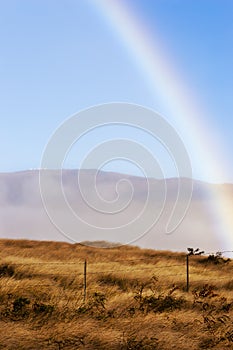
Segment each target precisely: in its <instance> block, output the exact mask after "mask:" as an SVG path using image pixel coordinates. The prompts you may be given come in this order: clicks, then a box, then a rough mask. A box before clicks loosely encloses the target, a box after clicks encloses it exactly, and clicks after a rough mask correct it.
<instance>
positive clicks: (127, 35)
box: [90, 0, 233, 250]
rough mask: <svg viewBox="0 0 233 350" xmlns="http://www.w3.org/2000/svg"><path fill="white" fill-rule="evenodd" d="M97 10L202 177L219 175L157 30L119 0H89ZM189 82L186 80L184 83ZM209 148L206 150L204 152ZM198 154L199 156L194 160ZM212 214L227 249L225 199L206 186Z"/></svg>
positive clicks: (216, 153)
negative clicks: (163, 108)
mask: <svg viewBox="0 0 233 350" xmlns="http://www.w3.org/2000/svg"><path fill="white" fill-rule="evenodd" d="M90 4H91V5H92V6H95V8H96V11H97V12H99V15H102V16H103V17H104V19H105V20H106V22H108V25H109V27H110V28H111V29H112V31H114V34H115V35H116V36H117V37H118V39H119V41H120V42H121V43H122V44H123V45H124V46H125V49H126V50H127V51H128V53H129V55H130V56H131V57H132V60H133V61H134V63H135V64H136V65H137V66H138V69H139V70H140V72H141V73H142V74H143V77H144V78H145V79H146V82H147V84H148V85H149V87H150V88H151V90H152V92H154V93H155V94H156V96H159V98H160V100H161V101H162V103H163V104H165V105H166V106H167V108H168V113H169V116H170V117H171V118H172V120H173V125H174V124H175V125H176V127H177V128H178V129H180V130H181V131H183V132H181V134H182V135H184V137H183V136H182V138H183V141H184V143H185V145H186V147H187V150H188V152H189V153H190V154H192V161H193V162H194V164H200V163H201V166H202V167H203V176H204V177H205V178H206V179H208V177H209V174H215V176H216V178H219V179H221V178H223V170H222V169H221V166H219V164H221V161H217V160H220V159H221V158H223V156H222V153H221V147H220V145H216V142H215V141H214V140H213V139H211V135H210V132H209V131H208V130H209V129H210V128H209V127H208V125H206V124H205V119H206V118H204V117H203V116H206V115H207V111H206V110H205V108H204V106H202V105H201V103H200V102H197V101H198V96H195V92H194V91H192V90H191V89H190V88H189V87H188V84H187V83H185V80H186V79H185V77H182V76H181V74H180V72H179V73H178V72H177V71H178V69H177V68H176V67H175V66H174V64H173V62H172V59H171V55H170V54H169V53H168V52H166V50H165V48H164V43H163V42H162V40H161V38H160V37H159V35H157V36H156V35H155V33H154V31H153V36H152V35H151V33H150V30H149V28H148V27H147V24H146V23H144V22H143V21H142V19H141V18H140V16H139V14H138V13H137V11H136V9H135V8H133V7H132V6H129V5H128V4H127V3H126V2H124V1H119V0H90ZM189 85H190V84H189ZM209 150H211V154H210V151H209ZM198 158H199V159H198ZM210 195H211V198H212V203H213V208H212V209H211V212H212V215H214V218H215V220H216V219H217V222H218V224H217V228H216V231H217V232H216V234H217V236H218V237H219V235H220V237H219V238H220V241H221V242H222V247H221V248H222V249H227V250H229V249H230V250H233V249H232V248H233V235H232V232H233V220H232V218H231V215H230V213H229V210H228V209H227V208H229V201H228V199H227V198H226V197H225V196H224V195H223V194H222V193H221V191H217V190H216V191H214V190H211V191H210Z"/></svg>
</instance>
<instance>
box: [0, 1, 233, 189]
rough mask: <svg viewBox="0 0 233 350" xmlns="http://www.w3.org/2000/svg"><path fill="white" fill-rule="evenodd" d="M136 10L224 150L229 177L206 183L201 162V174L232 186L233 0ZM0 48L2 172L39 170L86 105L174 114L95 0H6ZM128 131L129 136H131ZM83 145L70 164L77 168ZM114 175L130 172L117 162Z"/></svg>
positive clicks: (0, 12)
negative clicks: (59, 133) (56, 137)
mask: <svg viewBox="0 0 233 350" xmlns="http://www.w3.org/2000/svg"><path fill="white" fill-rule="evenodd" d="M125 1H126V2H127V0H125ZM128 3H129V5H130V6H133V8H134V9H135V11H136V12H137V13H138V15H139V16H141V18H142V19H143V21H144V22H145V23H147V25H148V27H149V28H150V31H151V33H152V37H153V31H156V33H157V34H158V33H159V36H160V40H161V42H163V44H164V46H165V47H166V49H167V50H168V51H169V54H170V59H172V60H173V62H174V65H176V67H177V71H181V72H182V75H184V76H185V77H186V83H187V84H188V86H189V87H191V89H192V90H194V91H195V95H196V96H197V97H198V99H200V101H201V102H202V104H203V105H204V106H205V109H206V110H207V111H208V115H206V121H205V122H206V124H207V125H208V127H209V128H208V132H209V133H210V134H211V135H212V137H213V138H214V139H216V144H217V145H219V146H220V148H221V152H222V155H223V156H222V162H221V163H220V164H219V167H222V168H223V175H222V178H216V177H215V176H214V174H209V177H208V178H206V175H204V174H202V173H201V171H200V169H201V164H200V167H198V164H194V169H193V170H194V177H197V178H200V179H203V180H207V181H222V182H233V166H232V156H231V152H232V150H233V138H232V131H233V118H232V117H233V116H232V112H233V98H232V96H233V66H232V62H233V2H232V1H231V0H205V1H203V0H188V1H187V0H147V1H144V0H130V1H128ZM0 50H1V52H0V76H1V79H0V96H1V102H0V116H1V129H0V139H1V165H0V171H2V172H5V171H18V170H24V169H29V168H38V167H39V166H40V160H41V156H42V152H43V149H44V147H45V145H46V143H47V141H48V139H49V137H50V136H51V134H52V133H53V131H54V130H55V129H56V128H57V127H58V126H59V124H60V123H62V122H63V121H64V120H65V119H66V118H67V117H69V116H70V115H72V114H74V113H76V112H78V111H79V110H81V109H83V108H86V107H89V106H92V105H95V104H100V103H106V102H112V101H125V102H133V103H138V104H141V105H143V106H147V107H150V108H153V109H155V110H157V111H159V112H161V113H162V114H164V113H165V114H166V108H165V106H163V104H162V103H161V101H160V98H159V96H156V95H155V93H154V92H153V91H151V88H150V86H148V84H147V81H146V80H145V79H144V77H143V74H142V72H141V71H140V70H139V69H138V66H137V64H135V62H134V60H132V57H131V56H130V55H129V54H128V52H127V50H125V47H124V45H123V44H122V42H121V41H120V40H119V38H118V37H117V35H116V34H115V33H114V32H113V31H111V30H110V29H109V26H108V24H107V23H106V21H105V19H104V17H103V16H101V14H100V13H99V12H98V11H97V10H96V7H95V6H94V5H93V4H92V1H91V0H90V1H86V0H66V1H65V0H63V1H61V0H56V1H55V0H49V1H47V0H34V1H31V0H9V1H1V2H0ZM166 118H167V119H168V120H169V118H170V116H169V115H166ZM170 121H171V123H175V121H172V120H170ZM181 129H182V128H181ZM121 132H122V131H121ZM123 134H125V135H126V136H127V130H125V131H124V133H123ZM181 134H182V130H181ZM112 135H114V136H116V135H115V134H114V132H113V134H112ZM102 136H103V135H102ZM108 136H109V134H108ZM181 136H182V135H181ZM98 137H99V136H97V135H96V140H97V139H98V140H99V138H98ZM110 137H111V133H110ZM94 139H95V138H94ZM89 141H90V140H89ZM148 143H150V140H148ZM87 144H88V140H87ZM87 144H86V147H87ZM91 144H93V137H92V139H91V142H90V145H91ZM80 147H83V148H84V147H85V145H84V143H83V144H82V145H80ZM80 147H79V148H78V147H77V148H76V149H75V148H74V150H73V155H71V156H70V157H68V160H67V164H66V165H67V167H69V166H72V167H74V166H75V165H76V164H77V160H76V152H78V149H79V150H80ZM207 147H208V145H207ZM213 151H214V150H211V149H210V153H211V152H213ZM192 156H193V157H194V158H195V155H192V154H191V158H192ZM109 169H111V170H116V171H123V169H127V168H125V164H124V166H123V165H122V162H119V163H118V164H117V162H114V163H112V165H111V166H110V167H109ZM130 171H131V168H130V166H129V168H128V172H130ZM169 175H170V176H172V175H173V173H172V171H171V173H169Z"/></svg>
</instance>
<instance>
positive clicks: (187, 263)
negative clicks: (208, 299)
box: [186, 254, 189, 292]
mask: <svg viewBox="0 0 233 350" xmlns="http://www.w3.org/2000/svg"><path fill="white" fill-rule="evenodd" d="M186 291H187V292H188V291H189V254H187V255H186Z"/></svg>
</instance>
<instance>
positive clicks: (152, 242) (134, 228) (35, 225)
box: [0, 170, 233, 250]
mask: <svg viewBox="0 0 233 350" xmlns="http://www.w3.org/2000/svg"><path fill="white" fill-rule="evenodd" d="M43 174H44V175H46V197H47V201H48V206H49V208H50V209H49V212H50V213H52V216H54V217H55V223H56V224H58V226H59V227H61V228H62V229H63V231H65V235H64V234H62V233H61V232H59V230H58V229H57V228H56V226H55V225H53V224H52V223H51V221H50V219H49V217H48V215H47V213H46V211H45V208H44V206H43V203H42V199H41V194H40V187H39V171H38V170H32V171H22V172H15V173H1V174H0V208H1V210H0V238H28V239H38V240H57V241H69V240H70V239H69V238H71V240H73V241H75V242H81V241H110V242H122V243H128V242H133V241H134V244H137V245H140V246H142V247H151V248H156V249H173V250H184V249H186V247H187V246H198V247H199V246H200V248H203V249H207V250H219V249H221V247H222V240H221V227H220V224H219V222H218V220H217V217H216V211H215V209H214V205H213V198H212V195H211V194H212V193H215V195H216V194H218V195H221V196H224V198H226V207H225V211H226V215H229V218H230V217H231V212H232V208H233V185H231V184H223V185H214V184H208V183H205V182H201V181H195V180H194V182H193V195H192V200H191V204H190V208H189V211H188V213H187V214H186V216H185V218H184V220H183V221H182V223H181V225H180V226H179V227H178V228H177V230H176V231H175V232H174V233H173V234H171V235H166V234H165V226H166V224H167V221H168V217H169V216H170V214H171V211H172V207H173V206H174V203H175V201H176V197H177V189H178V179H176V178H171V179H166V189H167V193H165V192H164V186H165V181H163V180H156V179H148V180H146V179H145V178H142V177H136V176H131V175H123V174H118V173H113V172H99V173H98V176H97V178H96V184H95V183H94V180H95V178H94V175H95V171H94V170H81V171H77V170H63V171H62V185H63V191H64V194H65V197H66V201H67V202H64V200H63V199H62V198H61V194H60V193H59V188H60V182H61V178H60V172H59V171H58V170H43ZM78 175H80V178H81V191H80V188H79V186H78ZM190 181H191V180H190V179H181V182H182V186H184V187H185V186H187V187H188V186H189V185H190ZM148 186H149V188H150V193H151V194H152V196H151V198H150V201H149V206H148V208H147V211H146V214H145V212H143V210H144V205H145V203H146V200H147V189H148ZM96 190H97V192H96ZM164 194H166V200H165V207H164V210H163V212H162V215H161V217H160V218H159V220H158V222H157V224H155V225H154V226H153V227H151V229H150V230H148V231H149V232H147V233H146V234H145V235H144V236H143V237H140V238H139V236H140V235H141V233H143V232H144V231H145V229H146V228H148V227H149V223H150V220H151V216H154V217H155V218H156V217H157V216H159V213H160V211H161V210H162V209H163V201H164V197H163V196H164ZM181 202H182V198H181ZM181 202H180V203H179V205H181ZM64 203H66V204H64ZM67 203H68V205H69V207H68V206H67ZM178 209H179V208H178ZM180 210H182V209H180ZM141 214H143V215H144V216H145V218H143V215H142V218H143V220H139V223H137V222H135V225H129V222H134V220H135V218H137V217H139V216H140V215H141ZM75 215H76V216H77V217H75ZM117 226H119V229H118V230H113V229H112V228H114V227H117ZM93 227H97V229H96V230H93ZM98 227H100V229H98ZM120 227H122V229H121V228H120ZM135 240H136V241H135Z"/></svg>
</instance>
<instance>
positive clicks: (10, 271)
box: [0, 264, 15, 277]
mask: <svg viewBox="0 0 233 350" xmlns="http://www.w3.org/2000/svg"><path fill="white" fill-rule="evenodd" d="M14 274H15V269H14V267H13V266H11V265H9V264H2V265H0V277H12V276H14Z"/></svg>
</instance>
